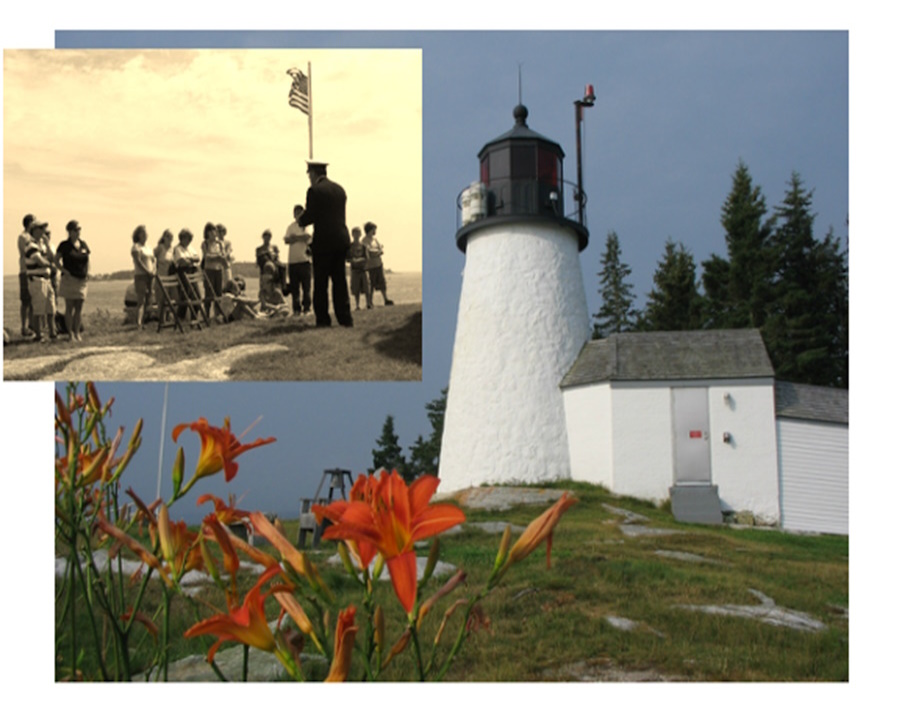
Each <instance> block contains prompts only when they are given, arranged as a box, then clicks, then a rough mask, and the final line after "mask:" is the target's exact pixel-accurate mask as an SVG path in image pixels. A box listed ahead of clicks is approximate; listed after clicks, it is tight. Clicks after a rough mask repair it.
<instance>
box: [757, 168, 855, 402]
mask: <svg viewBox="0 0 902 711" xmlns="http://www.w3.org/2000/svg"><path fill="white" fill-rule="evenodd" d="M812 195H813V191H806V190H805V189H804V187H803V183H802V179H801V178H800V177H799V174H798V173H796V172H793V174H792V177H791V178H790V181H789V187H788V189H787V191H786V194H785V196H784V198H783V203H782V204H781V205H780V207H779V208H778V210H777V218H778V221H779V223H778V227H777V230H776V234H775V241H776V249H777V252H776V259H777V261H776V265H777V283H776V285H775V292H774V299H773V302H772V304H771V307H770V309H769V312H770V313H769V316H768V319H767V321H766V323H765V325H764V328H763V329H762V331H763V334H764V339H765V343H766V345H767V348H768V352H769V353H770V356H771V360H772V362H773V365H774V370H775V371H776V375H777V377H778V378H783V379H786V380H791V381H793V382H799V383H811V384H815V385H845V386H847V385H848V267H847V262H846V255H845V253H844V252H843V251H842V250H841V248H840V244H839V240H838V239H836V237H834V236H833V233H832V230H831V231H830V232H829V233H828V235H827V237H826V238H825V239H824V241H822V242H821V241H818V240H816V239H815V237H814V217H815V216H814V215H813V214H812V213H811V202H812Z"/></svg>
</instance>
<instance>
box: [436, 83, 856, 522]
mask: <svg viewBox="0 0 902 711" xmlns="http://www.w3.org/2000/svg"><path fill="white" fill-rule="evenodd" d="M594 99H595V97H594V92H593V91H592V87H591V85H590V86H587V87H586V93H585V96H584V98H583V99H581V100H580V101H577V102H575V104H576V108H577V126H578V127H579V126H580V117H581V113H580V112H581V111H582V109H583V108H586V107H588V106H591V104H592V102H594ZM513 115H514V119H515V123H514V127H513V128H512V129H511V130H509V131H508V132H506V133H504V134H502V135H500V136H499V137H498V138H496V139H495V140H493V141H490V142H489V143H487V144H485V146H484V147H483V148H482V150H481V151H480V152H479V177H480V179H479V181H476V182H474V183H472V184H471V185H470V187H469V188H466V189H465V190H464V191H463V192H462V193H461V195H460V196H459V202H458V207H459V209H460V212H459V215H460V227H459V229H458V231H457V235H456V242H457V246H458V248H459V249H460V250H461V251H462V252H464V253H465V255H466V264H465V267H464V273H463V281H462V285H461V298H460V305H459V308H458V317H457V330H456V334H455V340H454V352H453V357H452V364H451V376H450V382H449V388H448V401H447V408H446V410H445V424H444V430H443V434H442V451H441V457H440V460H439V478H440V480H441V484H440V490H441V491H443V492H451V491H457V490H460V489H466V488H469V487H473V486H480V485H482V484H497V483H521V484H541V483H542V482H543V481H549V480H559V479H573V480H579V481H587V482H593V483H597V484H601V485H603V486H605V487H607V488H608V489H609V490H610V491H612V492H614V493H616V494H622V495H629V496H635V497H638V498H642V499H648V500H652V501H659V502H660V501H665V500H668V499H669V500H670V501H671V506H672V510H673V514H674V516H675V517H676V518H677V519H679V520H683V521H696V522H701V523H721V522H723V521H724V517H725V515H730V514H736V517H737V519H738V520H740V521H744V520H748V521H752V522H756V523H764V524H772V525H780V526H783V527H784V528H787V529H794V530H804V531H819V532H829V533H840V534H847V533H848V529H849V524H848V470H849V464H848V456H849V455H848V451H849V449H848V447H849V445H848V429H849V417H848V391H845V390H837V389H833V388H822V387H812V386H801V385H793V384H789V383H782V382H776V381H775V378H774V370H773V366H772V364H771V362H770V359H769V358H768V355H767V351H766V349H765V347H764V343H763V341H762V340H761V336H760V334H759V333H758V332H757V331H756V330H752V329H749V330H724V331H680V332H659V333H621V334H614V335H611V336H609V337H608V338H605V339H602V340H595V341H591V340H589V336H590V326H589V315H588V308H587V305H586V298H585V291H584V289H583V283H582V276H581V271H580V266H579V254H580V252H582V251H583V250H584V249H585V247H586V245H587V244H588V239H589V230H588V227H587V226H586V220H585V211H584V207H585V201H586V196H585V193H584V191H583V190H582V184H581V177H580V176H581V172H580V170H579V169H578V170H577V174H578V183H577V185H576V187H575V189H574V186H573V185H572V184H569V183H567V182H566V181H564V179H563V157H564V152H563V150H562V149H561V147H560V145H559V144H557V143H555V142H554V141H552V140H550V139H548V138H546V137H545V136H542V135H541V134H539V133H536V132H535V131H533V130H532V129H530V128H529V126H528V125H527V123H526V119H527V116H528V111H527V109H526V107H525V106H522V105H518V106H517V107H515V109H514V114H513ZM577 165H579V133H577ZM570 195H572V196H573V197H574V198H575V202H576V208H575V209H572V210H568V209H567V207H566V204H567V203H566V199H565V198H566V197H567V196H570Z"/></svg>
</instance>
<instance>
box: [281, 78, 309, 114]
mask: <svg viewBox="0 0 902 711" xmlns="http://www.w3.org/2000/svg"><path fill="white" fill-rule="evenodd" d="M287 73H288V74H289V75H290V76H291V91H289V92H288V105H289V106H293V107H294V108H296V109H298V110H299V111H301V112H302V113H305V114H307V115H308V116H309V115H310V93H309V91H308V89H307V77H306V76H305V75H304V72H302V71H301V70H300V69H296V68H294V67H292V68H291V69H289V70H288V72H287Z"/></svg>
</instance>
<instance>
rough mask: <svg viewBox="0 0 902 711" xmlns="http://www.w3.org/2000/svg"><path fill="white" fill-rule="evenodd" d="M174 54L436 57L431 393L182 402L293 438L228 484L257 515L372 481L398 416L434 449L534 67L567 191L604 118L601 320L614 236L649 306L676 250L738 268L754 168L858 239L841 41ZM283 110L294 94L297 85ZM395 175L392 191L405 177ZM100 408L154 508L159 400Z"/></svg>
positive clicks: (456, 43)
mask: <svg viewBox="0 0 902 711" xmlns="http://www.w3.org/2000/svg"><path fill="white" fill-rule="evenodd" d="M172 39H173V37H172V36H171V35H168V36H167V35H166V34H157V33H123V34H112V35H110V34H98V33H59V34H58V35H57V43H58V45H62V46H78V47H81V46H108V47H112V48H118V47H122V46H132V45H135V44H139V45H141V46H145V47H157V46H164V45H166V44H167V43H169V42H171V41H172ZM174 39H176V40H177V41H178V43H179V46H196V47H201V46H205V47H239V46H242V47H243V46H248V45H257V46H265V47H271V48H278V49H284V48H286V47H298V48H303V51H301V49H298V50H296V51H295V50H291V51H289V52H288V54H290V55H291V56H298V57H306V56H315V53H314V52H313V50H312V49H310V48H311V47H313V48H315V47H337V46H354V47H360V46H365V47H381V48H388V47H392V48H395V47H422V50H423V52H422V57H423V142H424V150H423V264H424V278H423V301H424V306H423V311H424V334H423V351H424V361H423V382H422V383H403V384H391V383H374V384H365V383H363V384H358V383H350V384H337V383H326V384H315V383H290V384H287V383H286V384H278V383H277V384H252V385H247V384H222V385H204V384H197V385H185V384H173V385H172V386H171V387H170V390H169V414H168V419H169V422H170V423H175V422H179V421H188V420H193V419H195V418H196V417H198V416H201V415H203V416H206V417H207V418H208V419H209V420H211V421H215V422H219V423H221V421H222V418H223V417H224V416H225V415H230V416H231V418H232V421H233V425H234V429H235V430H236V431H238V432H240V431H241V430H242V429H243V428H244V427H245V426H246V425H248V424H250V423H251V422H253V421H254V420H255V419H256V418H257V416H258V415H261V414H262V415H263V420H262V422H261V423H260V424H259V425H258V427H257V429H256V430H255V435H254V436H256V435H257V434H259V435H261V436H267V435H274V436H276V437H278V438H279V443H278V444H275V445H271V446H270V447H267V448H265V450H258V451H255V452H250V453H248V454H247V455H246V457H247V463H246V464H245V465H243V466H242V471H244V472H247V473H248V474H247V478H245V477H242V476H240V475H239V477H238V478H237V479H236V480H235V481H234V482H233V484H232V486H231V487H229V488H228V489H226V487H224V485H221V484H217V486H220V487H221V491H220V494H222V493H224V492H225V491H226V490H229V491H234V492H235V493H239V494H240V493H244V492H247V498H246V501H247V505H248V506H251V507H255V508H261V509H265V510H275V511H276V512H278V513H280V514H281V515H294V513H295V511H296V502H297V498H298V497H299V496H302V495H310V494H312V493H313V490H314V489H315V487H316V485H317V484H318V483H319V480H320V478H321V476H322V472H323V470H324V469H325V468H332V467H345V468H348V469H351V470H352V471H354V472H355V474H356V473H357V472H360V471H363V470H365V469H366V467H367V466H370V465H371V463H372V449H373V448H374V446H375V441H376V439H377V438H378V437H379V434H380V432H381V428H382V423H383V421H384V419H385V417H386V415H389V414H391V415H392V416H394V418H395V420H396V430H397V432H398V435H399V437H400V441H401V444H402V446H404V447H405V450H406V448H407V447H409V446H410V445H411V444H413V442H414V440H415V439H416V436H417V435H418V434H423V435H427V434H428V432H429V425H428V421H427V419H426V412H425V404H426V403H427V402H428V401H430V400H432V399H434V398H436V397H438V395H439V393H440V391H441V389H442V388H443V387H445V386H446V385H447V383H448V375H449V373H450V367H451V350H452V344H453V336H454V328H455V323H456V313H457V301H458V297H459V291H460V283H461V271H462V269H463V267H464V255H463V254H462V253H461V252H460V251H458V249H457V247H456V245H455V240H454V234H455V231H456V229H457V209H456V199H457V196H458V194H459V192H460V191H461V190H462V189H463V188H464V187H466V186H467V185H469V183H470V182H471V181H472V180H474V179H476V178H477V177H478V162H477V158H476V155H477V153H478V151H479V150H480V149H481V147H482V146H483V145H484V144H485V143H486V142H487V141H490V140H492V139H494V138H495V137H497V136H498V135H500V134H502V133H504V132H505V131H507V130H508V129H510V128H511V126H512V125H513V117H512V110H513V108H514V106H515V105H516V103H517V101H518V67H520V71H521V79H522V80H521V82H520V84H519V86H520V87H521V88H520V91H521V94H520V96H521V97H522V101H523V103H524V104H525V105H526V106H527V107H528V108H529V117H528V123H529V126H530V127H531V128H533V129H534V130H536V131H538V132H540V133H542V134H543V135H545V136H547V137H549V138H552V139H553V140H556V141H558V142H559V143H560V144H561V146H562V148H563V149H564V152H565V154H566V156H565V159H564V173H565V178H567V179H568V180H574V181H575V178H576V175H575V172H576V166H575V119H574V108H573V102H574V100H576V99H579V98H581V97H582V94H583V88H584V85H585V84H587V83H592V84H594V86H595V93H596V95H597V97H598V100H597V103H596V105H595V107H593V108H591V109H588V110H587V111H586V112H585V122H584V140H583V149H584V169H583V173H584V184H585V190H586V192H587V193H588V196H589V203H588V208H587V214H588V225H589V229H590V238H589V245H588V247H587V248H586V249H585V251H584V252H583V253H582V269H583V280H584V284H585V287H586V291H587V297H588V302H589V309H590V312H594V311H595V310H597V308H598V307H599V305H600V301H599V296H598V293H597V289H598V278H597V276H596V274H597V272H598V271H599V268H600V264H599V260H600V256H601V250H602V249H603V246H604V240H605V235H606V233H607V232H608V231H610V230H615V231H616V232H617V233H618V235H619V237H620V242H621V246H622V250H623V260H624V261H625V262H626V263H627V264H628V265H629V266H630V267H631V268H632V269H633V274H632V277H631V281H632V283H633V285H634V288H635V292H636V295H637V298H638V299H639V300H640V302H641V301H642V300H644V295H645V294H646V293H647V292H648V291H649V290H650V289H651V285H652V275H653V273H654V270H655V268H656V264H657V262H658V260H659V259H660V258H661V255H662V254H663V252H664V245H665V242H666V240H667V239H668V238H672V239H673V240H675V241H681V242H683V243H684V244H685V245H686V247H687V248H688V249H689V250H690V251H691V252H692V253H693V255H694V256H695V259H696V262H697V263H700V262H701V261H702V260H704V259H707V258H708V257H709V256H710V255H711V254H712V253H718V254H721V255H724V254H725V246H724V236H723V230H722V228H721V226H720V224H719V219H720V208H721V205H722V204H723V202H724V200H725V199H726V197H727V194H728V193H729V191H730V188H731V176H732V174H733V172H734V170H735V169H736V166H737V165H738V163H739V161H740V160H743V161H745V162H746V163H747V164H748V166H749V170H750V172H751V174H752V177H753V179H754V181H755V182H756V184H759V185H761V187H762V190H763V192H764V195H765V196H766V198H767V203H768V205H769V206H770V207H771V208H773V207H775V206H776V205H777V204H778V203H779V202H780V201H781V200H782V198H783V193H784V190H785V187H786V183H787V181H788V180H789V178H790V176H791V174H792V172H793V171H798V172H799V173H800V175H801V176H802V178H803V180H804V181H805V185H806V186H807V187H808V188H809V189H813V190H814V201H813V210H814V212H816V213H817V218H816V220H815V232H816V234H817V236H819V237H822V236H823V235H824V234H826V232H827V230H828V229H829V228H830V227H831V226H833V227H834V229H835V230H836V232H837V234H838V235H840V236H843V237H845V236H846V234H847V231H846V217H847V215H848V211H849V207H848V195H849V192H848V170H849V158H848V155H849V153H848V129H849V126H848V109H849V107H848V96H849V75H848V36H847V34H846V33H844V32H781V33H776V32H729V33H727V32H713V33H709V32H630V33H623V32H579V33H521V32H485V33H453V32H430V33H328V32H324V33H269V32H267V33H222V34H209V33H180V34H179V35H177V36H176V37H175V38H174ZM200 56H202V57H207V56H208V55H207V54H201V55H200ZM339 56H340V55H339ZM281 64H284V61H282V62H281V63H279V66H281ZM314 71H316V70H314ZM324 73H325V72H324ZM314 76H316V74H315V75H314ZM321 83H322V84H325V83H326V80H325V79H322V80H321ZM283 84H284V83H283ZM323 91H325V90H323ZM275 93H276V94H277V95H282V94H284V86H282V87H281V88H280V89H279V90H278V91H276V92H275ZM276 103H277V104H278V103H279V102H276ZM279 108H281V107H279ZM285 113H288V112H287V110H286V112H285ZM288 117H289V118H291V114H290V113H288ZM324 132H325V129H324ZM382 167H383V168H384V169H385V173H384V179H385V182H386V183H389V184H391V183H392V182H393V180H394V174H393V170H392V168H391V164H390V163H388V164H386V165H384V166H382ZM389 202H390V203H391V200H389ZM104 390H105V391H107V392H109V394H111V395H113V394H115V395H116V396H117V400H118V402H119V403H120V404H119V405H118V406H117V408H116V409H115V410H114V412H115V413H116V416H117V417H120V418H122V420H123V424H130V423H133V422H134V420H135V419H136V418H137V417H139V416H143V417H144V418H145V427H146V430H145V432H146V437H145V442H146V444H145V448H144V449H145V451H144V452H143V455H142V456H143V458H142V459H139V460H137V461H136V463H135V466H134V468H135V470H136V472H137V471H138V470H139V469H140V470H141V473H140V474H136V476H141V477H144V478H147V481H148V483H147V484H146V486H147V487H150V488H152V489H153V490H154V491H155V488H156V472H157V464H156V462H157V458H158V449H159V426H160V425H159V422H160V419H161V417H162V401H163V386H162V385H128V386H126V385H112V386H105V387H104ZM167 427H171V424H168V425H167ZM184 439H186V437H185V436H184V435H183V440H184ZM174 451H175V446H174V445H173V444H172V443H171V441H170V440H168V438H166V445H165V449H164V460H165V461H167V462H171V458H172V455H173V454H174ZM139 464H140V466H138V465H139ZM262 482H265V485H263V484H262ZM258 484H260V485H258Z"/></svg>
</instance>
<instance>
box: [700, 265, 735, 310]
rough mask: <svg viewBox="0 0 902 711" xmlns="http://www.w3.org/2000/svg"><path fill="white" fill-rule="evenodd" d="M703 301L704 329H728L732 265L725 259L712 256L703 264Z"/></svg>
mask: <svg viewBox="0 0 902 711" xmlns="http://www.w3.org/2000/svg"><path fill="white" fill-rule="evenodd" d="M702 288H703V289H704V291H705V294H704V296H703V297H702V300H701V326H702V328H728V326H727V324H728V323H730V318H729V317H728V312H729V306H728V305H729V302H730V295H729V294H730V263H729V262H728V261H727V260H726V259H724V258H723V257H719V256H718V255H716V254H712V255H711V258H710V259H707V260H705V261H704V262H702Z"/></svg>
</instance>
